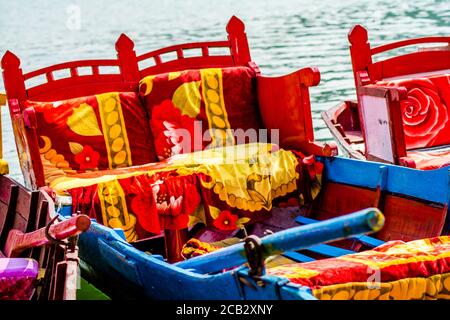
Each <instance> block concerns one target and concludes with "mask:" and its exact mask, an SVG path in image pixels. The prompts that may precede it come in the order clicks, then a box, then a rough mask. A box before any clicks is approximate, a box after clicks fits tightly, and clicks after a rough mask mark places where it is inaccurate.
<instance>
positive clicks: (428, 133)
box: [377, 74, 450, 150]
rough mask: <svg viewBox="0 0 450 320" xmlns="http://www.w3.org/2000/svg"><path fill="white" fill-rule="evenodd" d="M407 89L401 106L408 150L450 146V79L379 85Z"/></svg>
mask: <svg viewBox="0 0 450 320" xmlns="http://www.w3.org/2000/svg"><path fill="white" fill-rule="evenodd" d="M377 84H380V85H386V86H397V87H405V88H406V90H407V91H408V97H407V100H405V101H402V102H401V110H402V115H403V130H404V133H405V143H406V149H408V150H409V149H417V148H425V147H433V146H439V145H446V144H450V109H449V108H450V75H449V74H444V75H439V76H430V77H424V78H416V79H405V80H395V81H389V82H386V81H383V82H377Z"/></svg>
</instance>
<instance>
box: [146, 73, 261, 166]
mask: <svg viewBox="0 0 450 320" xmlns="http://www.w3.org/2000/svg"><path fill="white" fill-rule="evenodd" d="M254 81H255V72H254V70H252V69H250V68H247V67H232V68H222V69H219V68H217V69H201V70H185V71H182V72H169V73H164V74H158V75H151V76H147V77H145V78H143V79H142V80H141V81H140V93H141V96H142V98H143V100H144V101H145V107H146V109H147V112H148V114H149V115H150V119H151V121H150V125H151V129H152V132H153V135H154V138H155V151H156V153H157V155H158V158H159V159H160V160H162V159H165V158H168V157H170V156H172V155H174V154H181V153H187V152H192V151H199V150H203V149H204V148H206V147H207V146H209V145H211V146H223V145H232V144H236V143H237V144H240V143H245V142H249V140H248V139H247V140H239V139H236V138H235V137H234V135H233V133H232V132H231V131H230V129H242V130H244V131H247V130H248V129H255V130H258V129H259V128H262V126H261V121H260V118H259V113H258V108H257V100H256V95H255V92H256V91H255V90H256V89H255V83H254ZM209 129H211V130H210V131H209ZM207 131H209V132H210V135H208V133H206V132H207ZM253 132H254V133H256V132H257V131H253ZM241 136H243V135H241ZM252 142H255V141H252Z"/></svg>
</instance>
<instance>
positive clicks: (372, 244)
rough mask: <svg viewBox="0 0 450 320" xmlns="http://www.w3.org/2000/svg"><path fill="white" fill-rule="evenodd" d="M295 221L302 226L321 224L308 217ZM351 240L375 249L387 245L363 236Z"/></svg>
mask: <svg viewBox="0 0 450 320" xmlns="http://www.w3.org/2000/svg"><path fill="white" fill-rule="evenodd" d="M295 221H296V222H298V223H300V224H311V223H317V222H319V220H315V219H311V218H307V217H303V216H298V217H296V218H295ZM350 239H354V240H357V241H359V242H362V243H364V244H365V245H368V246H370V247H373V248H375V247H378V246H381V245H382V244H384V243H385V242H384V241H381V240H378V239H375V238H373V237H369V236H365V235H361V236H357V237H351V238H350ZM322 246H323V245H322ZM309 250H311V249H309Z"/></svg>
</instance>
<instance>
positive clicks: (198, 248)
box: [181, 238, 220, 259]
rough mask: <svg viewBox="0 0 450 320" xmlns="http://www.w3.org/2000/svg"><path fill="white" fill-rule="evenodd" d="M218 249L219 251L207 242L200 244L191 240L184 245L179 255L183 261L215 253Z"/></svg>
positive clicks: (198, 241)
mask: <svg viewBox="0 0 450 320" xmlns="http://www.w3.org/2000/svg"><path fill="white" fill-rule="evenodd" d="M218 249H220V247H216V246H213V245H211V244H209V243H207V242H202V241H200V240H198V239H195V238H192V239H189V240H188V242H186V243H185V244H184V246H183V249H182V250H181V254H182V256H183V258H184V259H189V258H192V257H197V256H201V255H204V254H206V253H209V252H213V251H216V250H218Z"/></svg>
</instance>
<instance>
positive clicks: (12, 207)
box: [0, 185, 25, 249]
mask: <svg viewBox="0 0 450 320" xmlns="http://www.w3.org/2000/svg"><path fill="white" fill-rule="evenodd" d="M10 189H11V190H10V197H9V201H8V210H7V212H6V217H5V222H4V224H3V228H2V230H1V231H2V232H0V249H3V247H4V246H5V244H6V239H7V238H8V233H9V230H11V229H12V228H13V227H14V225H15V220H16V205H17V200H18V195H19V187H18V186H16V185H11V186H10ZM23 231H25V230H23Z"/></svg>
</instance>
